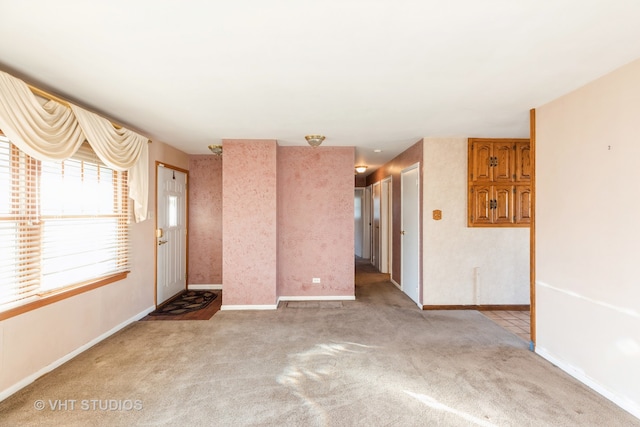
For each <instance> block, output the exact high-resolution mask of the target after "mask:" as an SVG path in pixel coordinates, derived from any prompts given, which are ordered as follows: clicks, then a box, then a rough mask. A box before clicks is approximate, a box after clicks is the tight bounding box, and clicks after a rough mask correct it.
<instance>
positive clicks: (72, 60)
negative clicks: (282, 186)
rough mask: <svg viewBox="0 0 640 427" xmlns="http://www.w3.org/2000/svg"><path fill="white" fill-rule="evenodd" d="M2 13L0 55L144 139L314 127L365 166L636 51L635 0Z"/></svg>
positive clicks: (493, 129) (522, 115)
mask: <svg viewBox="0 0 640 427" xmlns="http://www.w3.org/2000/svg"><path fill="white" fill-rule="evenodd" d="M0 19H1V21H0V69H3V70H4V71H7V72H9V73H11V74H13V75H15V76H16V77H19V78H22V79H23V80H25V81H27V82H28V83H31V84H34V85H36V86H39V87H41V88H43V89H46V90H49V91H51V92H53V93H55V94H58V95H60V96H62V97H64V98H66V99H69V100H71V101H73V102H76V103H78V104H80V105H83V106H85V107H87V108H89V109H92V110H93V111H95V112H98V113H100V114H103V115H105V116H106V117H108V118H110V119H112V120H114V121H116V122H119V123H121V124H123V125H125V126H128V127H130V128H132V129H134V130H137V131H138V132H140V133H142V134H144V135H146V136H148V137H150V138H151V139H153V140H158V141H163V142H166V143H168V144H171V145H173V146H175V147H177V148H180V149H181V150H183V151H185V152H187V153H190V154H205V153H208V150H207V145H208V144H212V143H220V141H221V139H223V138H269V139H277V140H278V141H279V143H280V144H281V145H306V142H305V140H304V135H306V134H309V133H322V134H324V135H326V137H327V139H326V141H325V142H324V144H323V145H326V146H355V147H356V163H366V164H369V165H371V168H370V170H372V169H373V168H374V167H375V166H378V165H380V164H382V163H384V162H385V161H387V160H389V159H390V158H392V157H393V156H395V155H397V154H398V153H400V152H401V151H403V150H404V149H406V148H407V147H409V146H410V145H412V144H413V143H414V142H416V141H417V140H418V139H420V138H422V137H429V136H434V137H437V136H476V137H483V136H484V137H527V136H528V134H529V124H528V118H529V109H531V108H535V107H537V106H540V105H542V104H544V103H546V102H548V101H550V100H552V99H555V98H557V97H558V96H560V95H562V94H565V93H567V92H569V91H571V90H573V89H575V88H577V87H580V86H581V85H583V84H585V83H587V82H589V81H591V80H593V79H595V78H597V77H599V76H601V75H603V74H606V73H607V72H609V71H612V70H614V69H616V68H618V67H620V66H622V65H624V64H626V63H628V62H631V61H632V60H634V59H636V58H639V57H640V1H637V0H483V1H479V0H437V1H436V0H414V1H410V0H323V1H312V0H269V1H264V0H228V1H213V0H191V1H188V0H182V1H177V0H175V1H170V0H147V1H142V0H109V1H85V0H58V1H51V0H28V1H25V0H0ZM376 148H378V149H382V150H384V151H383V152H382V153H378V154H376V153H374V152H373V149H376Z"/></svg>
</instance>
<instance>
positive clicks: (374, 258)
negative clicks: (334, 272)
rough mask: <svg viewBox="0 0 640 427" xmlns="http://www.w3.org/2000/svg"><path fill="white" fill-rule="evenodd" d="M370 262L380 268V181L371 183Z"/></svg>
mask: <svg viewBox="0 0 640 427" xmlns="http://www.w3.org/2000/svg"><path fill="white" fill-rule="evenodd" d="M371 234H372V236H371V238H372V241H373V242H372V243H373V247H372V251H371V264H373V265H374V266H375V267H376V268H377V269H378V270H380V183H379V182H376V183H375V184H373V228H372V230H371Z"/></svg>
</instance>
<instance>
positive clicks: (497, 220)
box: [493, 185, 514, 224]
mask: <svg viewBox="0 0 640 427" xmlns="http://www.w3.org/2000/svg"><path fill="white" fill-rule="evenodd" d="M493 200H494V206H495V208H494V209H493V223H494V224H511V223H512V222H513V219H514V218H513V186H512V185H496V186H494V187H493Z"/></svg>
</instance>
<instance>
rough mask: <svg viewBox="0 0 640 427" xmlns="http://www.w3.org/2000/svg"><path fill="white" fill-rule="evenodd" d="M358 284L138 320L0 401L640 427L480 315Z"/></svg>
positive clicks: (82, 413)
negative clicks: (256, 306) (350, 290)
mask: <svg viewBox="0 0 640 427" xmlns="http://www.w3.org/2000/svg"><path fill="white" fill-rule="evenodd" d="M356 282H357V289H356V290H357V292H356V293H357V299H356V301H345V302H340V303H336V302H327V303H322V302H313V303H307V304H291V303H287V304H285V303H283V304H281V307H280V308H278V310H275V311H260V312H255V311H240V312H232V311H222V312H219V313H217V314H216V315H215V316H214V317H213V318H212V319H211V320H209V321H164V322H137V323H135V324H133V325H130V326H129V327H127V328H125V329H124V330H122V331H121V332H119V333H117V334H115V335H114V336H112V337H111V338H109V339H107V340H105V341H103V342H102V343H100V344H98V345H96V346H94V347H93V348H91V349H89V350H88V351H86V352H85V353H83V354H81V355H80V356H78V357H76V358H75V359H74V360H72V361H70V362H69V363H67V364H65V365H63V366H62V367H60V368H58V369H56V370H55V371H53V372H51V373H50V374H48V375H46V376H44V377H43V378H41V379H39V380H38V381H36V382H35V383H34V384H32V385H31V386H29V387H27V388H25V389H23V390H22V391H20V392H18V393H17V394H15V395H13V396H11V397H10V398H8V399H7V400H5V401H4V402H2V403H0V425H3V426H5V425H6V426H22V425H58V426H102V425H104V426H132V425H176V426H244V425H252V426H424V425H443V426H468V425H470V426H494V425H495V426H605V425H607V426H613V425H615V426H632V425H640V420H638V419H636V418H634V417H632V416H631V415H629V414H628V413H626V412H625V411H623V410H622V409H620V408H618V407H617V406H615V405H614V404H612V403H611V402H609V401H608V400H606V399H604V398H603V397H601V396H599V395H598V394H596V393H595V392H593V391H591V390H590V389H588V388H587V387H586V386H583V385H582V384H580V383H578V382H577V381H575V380H573V379H572V378H570V377H569V376H567V375H566V374H564V373H563V372H562V371H560V370H559V369H557V368H555V367H554V366H553V365H551V364H549V363H548V362H546V361H545V360H543V359H541V358H540V357H538V356H537V355H535V354H534V353H532V352H530V351H529V350H528V349H527V343H526V342H524V341H522V340H521V339H519V338H518V337H516V336H515V335H513V334H511V333H510V332H508V331H506V330H504V329H502V328H500V327H499V326H498V325H496V324H494V323H493V322H492V321H491V320H489V319H487V318H485V317H484V316H482V315H481V314H480V313H478V312H475V311H447V312H444V311H439V312H438V311H426V312H423V311H421V310H419V309H418V308H417V307H416V306H415V304H413V303H412V302H411V301H410V300H409V298H407V297H406V296H404V295H403V294H402V293H401V292H400V291H399V290H398V289H397V288H396V287H395V286H393V285H392V284H391V283H389V282H388V281H387V276H384V275H380V274H375V273H374V272H373V271H372V270H371V268H370V267H369V266H368V265H366V264H363V263H359V266H358V274H357V280H356ZM40 401H41V402H42V403H43V404H44V409H42V410H37V409H36V408H35V406H38V405H39V404H40ZM72 401H74V402H73V404H72V403H71V402H72ZM60 403H63V404H65V403H66V407H64V406H63V407H60V406H59V405H60ZM52 405H55V408H54V407H52Z"/></svg>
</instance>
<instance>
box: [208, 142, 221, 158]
mask: <svg viewBox="0 0 640 427" xmlns="http://www.w3.org/2000/svg"><path fill="white" fill-rule="evenodd" d="M209 150H211V152H212V153H213V154H214V155H216V156H222V145H215V144H211V145H210V146H209Z"/></svg>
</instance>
